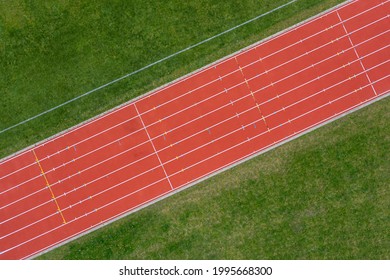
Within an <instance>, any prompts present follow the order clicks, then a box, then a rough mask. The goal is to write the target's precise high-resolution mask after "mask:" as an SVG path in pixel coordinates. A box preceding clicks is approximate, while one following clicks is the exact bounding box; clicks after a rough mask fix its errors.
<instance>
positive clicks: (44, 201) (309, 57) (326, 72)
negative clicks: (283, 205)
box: [0, 0, 390, 259]
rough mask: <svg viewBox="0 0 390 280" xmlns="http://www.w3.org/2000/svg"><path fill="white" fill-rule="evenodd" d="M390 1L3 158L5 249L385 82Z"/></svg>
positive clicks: (32, 251)
mask: <svg viewBox="0 0 390 280" xmlns="http://www.w3.org/2000/svg"><path fill="white" fill-rule="evenodd" d="M389 11H390V3H389V0H387V1H385V0H367V1H352V2H349V3H346V4H345V5H343V6H341V7H339V8H337V9H335V10H332V11H330V12H328V13H326V14H323V15H321V16H319V17H317V18H314V19H312V20H310V21H308V22H305V23H303V24H301V25H299V26H297V27H295V28H293V29H290V30H288V31H286V32H284V33H282V34H280V35H278V36H275V37H273V38H271V39H269V40H266V41H264V42H261V43H259V44H257V45H255V46H253V47H252V48H250V49H248V50H245V51H242V52H240V53H238V54H235V55H234V56H231V57H229V58H227V59H225V60H223V61H221V62H218V63H216V64H214V65H211V66H209V67H208V68H206V69H203V70H201V71H198V72H197V73H195V74H193V75H191V76H189V77H186V78H183V79H181V80H179V81H178V82H175V83H173V84H171V85H168V86H166V87H164V88H162V89H159V90H156V91H155V92H152V93H151V94H149V95H146V96H144V97H142V98H141V99H138V100H137V101H135V102H133V103H129V104H127V105H124V106H122V107H121V108H119V109H117V110H115V111H113V112H110V113H107V114H106V115H103V116H101V117H99V118H97V119H95V120H91V121H90V122H88V123H86V124H83V125H81V126H79V127H76V128H74V129H72V130H70V131H68V132H65V133H63V134H61V135H59V136H57V137H55V138H53V139H50V140H47V141H46V142H44V143H42V144H39V145H37V146H35V147H34V148H31V149H28V150H26V151H24V152H21V153H19V154H17V155H15V156H13V157H11V158H8V159H6V160H3V161H2V162H0V259H23V258H29V257H31V256H34V255H36V254H37V253H40V252H42V251H44V250H47V249H49V248H51V247H53V246H55V245H58V244H60V243H62V242H64V241H66V240H69V239H70V238H74V237H76V236H78V235H80V234H82V233H85V232H87V231H88V230H91V229H94V228H96V227H98V226H99V225H102V224H103V223H106V222H108V221H110V220H112V219H114V218H117V217H119V216H121V215H123V214H125V213H128V212H129V211H132V210H134V209H137V208H138V207H140V206H142V205H145V204H146V203H150V202H152V201H154V200H156V199H158V198H160V197H162V196H165V195H167V194H169V193H171V192H173V191H175V190H177V189H180V188H183V187H185V186H188V184H190V183H193V182H195V181H197V180H199V179H202V178H204V177H205V176H208V175H210V174H213V173H215V172H216V171H218V170H221V169H223V168H226V167H227V166H230V165H232V164H234V163H236V162H238V161H241V160H243V159H245V158H248V157H250V156H252V155H254V154H256V153H259V152H261V151H262V150H265V149H267V148H270V147H272V146H274V145H276V144H277V143H279V142H281V141H284V140H286V139H289V138H291V137H294V136H296V135H298V134H300V133H302V132H304V131H306V130H308V129H311V128H313V127H315V126H318V125H320V124H321V123H323V122H326V121H328V120H330V119H333V118H335V117H337V116H339V115H341V114H343V113H345V112H347V111H349V110H352V109H354V108H356V107H357V106H360V105H362V104H364V103H367V102H370V101H372V100H374V99H376V98H379V97H381V96H384V95H385V94H387V93H388V91H389V90H390V77H389V75H390V62H389V59H390V50H389V43H390V32H389V31H390V30H389V27H390V22H389Z"/></svg>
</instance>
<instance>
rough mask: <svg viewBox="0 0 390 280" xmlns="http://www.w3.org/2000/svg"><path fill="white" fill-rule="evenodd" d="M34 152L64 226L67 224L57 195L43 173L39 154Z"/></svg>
mask: <svg viewBox="0 0 390 280" xmlns="http://www.w3.org/2000/svg"><path fill="white" fill-rule="evenodd" d="M32 152H33V154H34V157H35V161H36V162H37V164H38V166H39V169H40V170H41V174H42V176H43V178H44V179H45V182H46V186H47V187H48V188H49V190H50V193H51V197H52V198H53V200H54V202H55V204H56V205H57V209H58V212H59V213H60V215H61V217H62V221H63V223H64V224H66V220H65V217H64V215H63V214H62V211H61V208H60V206H59V205H58V202H57V199H56V197H55V195H54V193H53V190H52V189H51V186H50V184H49V181H48V180H47V177H46V174H45V172H44V171H43V168H42V165H41V163H40V162H39V159H38V157H37V154H36V153H35V151H34V150H32Z"/></svg>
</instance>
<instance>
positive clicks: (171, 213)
mask: <svg viewBox="0 0 390 280" xmlns="http://www.w3.org/2000/svg"><path fill="white" fill-rule="evenodd" d="M389 122H390V98H386V99H384V100H382V101H379V102H377V103H374V104H372V105H370V106H368V107H366V108H364V109H361V110H359V111H357V112H355V113H353V114H351V115H348V116H346V117H344V118H342V119H339V120H337V121H335V122H333V123H331V124H328V125H326V126H324V127H321V128H319V129H317V130H315V131H313V132H311V133H309V134H306V135H304V136H302V137H300V138H298V139H296V140H294V141H291V142H289V143H287V144H285V145H283V146H280V147H278V148H276V149H274V150H271V151H270V152H267V153H265V154H263V155H261V156H258V157H256V158H254V159H251V160H250V161H247V162H245V163H243V164H241V165H239V166H236V167H234V168H232V169H230V170H228V171H225V172H223V173H221V174H219V175H217V176H214V177H212V178H210V179H208V180H206V181H203V182H202V183H200V184H198V185H197V186H196V187H192V188H189V189H187V190H185V191H182V192H180V193H178V194H175V195H174V196H171V197H169V198H167V199H164V200H162V201H160V202H158V203H156V204H153V205H151V206H149V207H147V208H145V209H142V210H140V211H139V212H136V213H134V214H132V215H130V216H127V217H125V218H123V219H121V220H119V221H117V222H114V223H112V224H110V225H108V226H106V227H104V228H102V229H99V230H97V231H95V232H92V233H90V234H88V235H86V236H83V237H81V238H79V239H77V240H76V241H73V242H71V243H68V244H66V245H64V246H62V247H60V248H58V249H55V250H53V251H50V252H49V253H47V254H45V255H42V256H40V257H39V259H280V258H281V259H389V258H390V249H389V248H390V247H389V236H388V229H389V228H390V220H389V219H388V217H389V216H390V210H389V205H390V188H389V182H390V173H389V172H388V171H389V170H390V161H389V154H390V127H389V125H388V124H389Z"/></svg>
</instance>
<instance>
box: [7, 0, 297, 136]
mask: <svg viewBox="0 0 390 280" xmlns="http://www.w3.org/2000/svg"><path fill="white" fill-rule="evenodd" d="M297 1H298V0H291V1H289V2H287V3H285V4H283V5H281V6H279V7H276V8H274V9H272V10H270V11H268V12H265V13H263V14H261V15H258V16H256V17H254V18H252V19H249V20H247V21H245V22H243V23H240V24H238V25H236V26H234V27H232V28H229V29H227V30H225V31H223V32H221V33H218V34H216V35H214V36H212V37H209V38H207V39H205V40H203V41H200V42H198V43H196V44H193V45H191V46H189V47H187V48H185V49H182V50H180V51H178V52H175V53H173V54H170V55H168V56H166V57H164V58H162V59H159V60H157V61H155V62H153V63H150V64H148V65H146V66H144V67H142V68H139V69H137V70H135V71H133V72H131V73H128V74H126V75H124V76H122V77H120V78H117V79H115V80H112V81H110V82H108V83H106V84H104V85H101V86H99V87H97V88H94V89H92V90H90V91H88V92H85V93H83V94H81V95H78V96H76V97H74V98H72V99H69V100H68V101H65V102H64V103H61V104H59V105H57V106H55V107H52V108H50V109H48V110H46V111H44V112H41V113H39V114H37V115H35V116H32V117H30V118H28V119H25V120H24V121H21V122H19V123H17V124H14V125H11V126H9V127H7V128H4V129H3V130H0V134H3V133H4V132H6V131H8V130H11V129H13V128H15V127H18V126H20V125H22V124H25V123H28V122H30V121H32V120H35V119H36V118H39V117H41V116H43V115H46V114H48V113H50V112H53V111H55V110H57V109H59V108H61V107H63V106H65V105H67V104H69V103H72V102H74V101H76V100H78V99H80V98H82V97H85V96H87V95H90V94H91V93H94V92H96V91H99V90H101V89H103V88H106V87H108V86H110V85H112V84H115V83H117V82H119V81H121V80H123V79H126V78H128V77H130V76H133V75H135V74H137V73H139V72H142V71H144V70H146V69H148V68H150V67H152V66H154V65H157V64H159V63H161V62H164V61H166V60H168V59H170V58H172V57H174V56H177V55H179V54H181V53H184V52H186V51H188V50H191V49H193V48H195V47H197V46H200V45H202V44H204V43H207V42H209V41H211V40H213V39H215V38H218V37H220V36H222V35H224V34H226V33H229V32H231V31H233V30H236V29H237V28H240V27H242V26H244V25H246V24H248V23H251V22H253V21H255V20H258V19H259V18H262V17H264V16H266V15H269V14H271V13H273V12H275V11H277V10H280V9H282V8H284V7H286V6H288V5H290V4H292V3H294V2H297Z"/></svg>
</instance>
